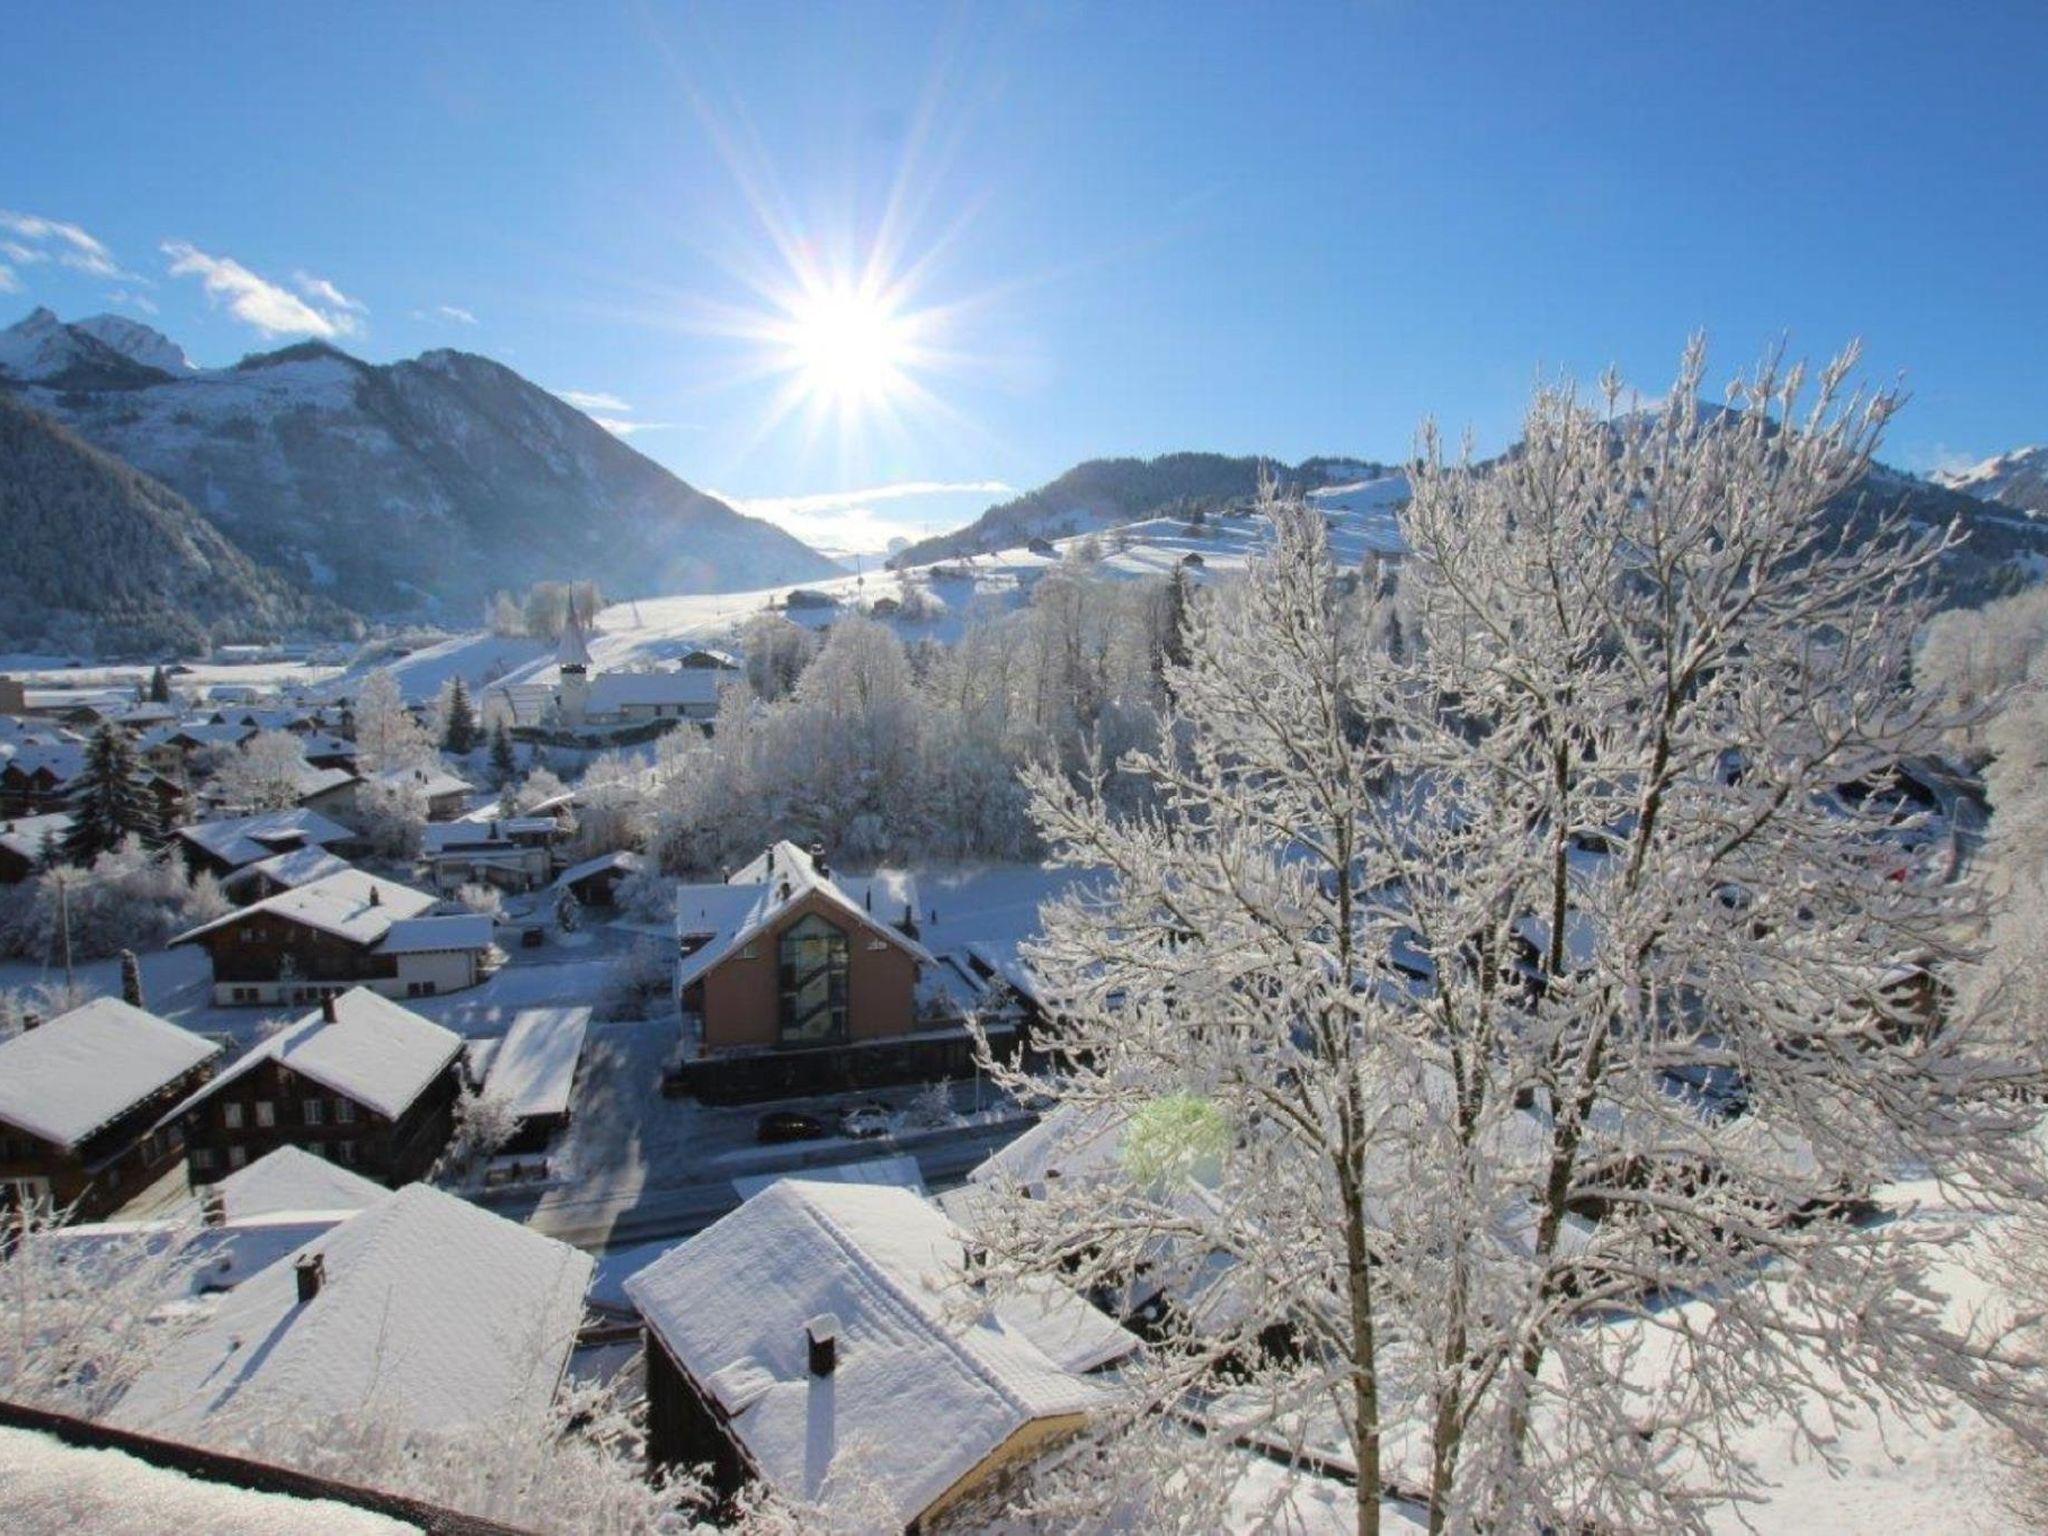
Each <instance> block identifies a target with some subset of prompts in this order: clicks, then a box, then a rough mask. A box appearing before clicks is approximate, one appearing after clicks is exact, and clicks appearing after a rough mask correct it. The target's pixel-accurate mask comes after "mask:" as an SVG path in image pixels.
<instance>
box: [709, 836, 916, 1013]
mask: <svg viewBox="0 0 2048 1536" xmlns="http://www.w3.org/2000/svg"><path fill="white" fill-rule="evenodd" d="M722 891H723V892H738V893H740V894H739V895H727V894H720V893H721V892H722ZM811 896H820V897H823V898H824V899H825V900H826V901H827V902H828V903H830V904H831V905H833V906H835V907H837V908H838V909H839V910H840V911H841V912H843V913H844V914H845V915H846V916H848V917H850V918H852V919H853V920H854V921H855V922H856V923H858V924H859V925H860V926H861V927H863V928H866V929H867V930H868V931H869V932H870V933H873V934H875V935H876V936H877V937H879V938H881V939H884V940H886V941H887V942H888V943H890V944H893V945H894V946H895V947H896V948H898V949H901V950H903V951H904V952H905V953H907V954H909V955H910V956H911V957H912V958H913V959H915V960H916V961H917V962H918V963H919V964H920V965H930V964H932V963H933V961H932V957H931V953H930V952H929V951H928V950H926V949H925V947H924V946H923V945H922V944H920V943H918V942H917V940H915V939H913V938H911V937H910V936H909V935H908V934H906V933H904V932H903V931H902V930H901V929H900V928H896V927H893V926H891V925H890V924H889V923H888V922H887V921H885V920H883V919H881V918H878V917H876V916H875V914H874V913H872V912H868V911H866V910H864V909H863V908H862V907H861V906H860V904H859V903H858V902H856V901H854V899H853V898H852V897H850V896H848V895H847V894H846V892H845V891H843V890H841V889H840V888H839V886H838V885H836V884H835V883H834V882H833V880H832V877H831V876H830V875H828V874H826V873H824V872H823V871H821V870H820V869H819V868H818V866H817V865H816V864H815V863H814V862H813V861H812V859H811V856H810V855H809V854H808V853H805V852H804V851H803V849H801V848H799V847H797V845H796V844H795V843H792V842H787V841H785V842H779V843H776V844H774V845H773V846H772V847H770V848H769V849H767V850H766V851H765V852H764V853H762V854H761V855H760V856H759V857H758V858H756V859H754V860H753V861H752V862H751V863H749V864H747V865H746V866H745V867H744V868H742V869H740V870H739V871H738V872H737V873H735V874H734V875H733V876H732V878H731V879H730V880H729V881H727V882H726V884H725V885H724V886H715V885H686V886H682V887H680V888H679V889H678V890H677V892H676V933H677V935H678V936H679V937H680V936H696V935H701V934H710V935H711V938H710V939H709V941H708V942H706V943H705V944H704V945H703V946H702V947H701V948H699V949H697V950H695V951H693V952H692V953H690V954H687V955H684V956H683V957H682V959H681V961H680V962H679V963H678V964H677V967H676V985H677V986H678V987H687V986H689V985H690V984H691V983H693V982H695V981H696V980H697V979H698V978H699V977H700V976H702V975H704V974H705V972H707V971H709V970H710V969H711V968H712V967H713V966H716V965H717V964H718V963H719V962H720V961H722V960H724V959H726V958H727V957H728V956H730V955H732V954H733V953H734V952H736V951H737V950H740V949H743V948H745V947H746V946H747V945H748V944H749V943H751V942H752V941H753V940H754V939H755V938H757V937H758V936H759V935H760V934H761V933H762V932H763V931H764V930H766V929H767V928H769V927H771V926H773V925H774V923H775V921H776V919H777V918H779V917H780V916H781V915H782V914H783V913H784V912H786V911H788V910H789V909H790V908H791V907H793V906H795V905H796V904H797V903H798V902H800V901H803V900H804V899H806V898H807V897H811Z"/></svg>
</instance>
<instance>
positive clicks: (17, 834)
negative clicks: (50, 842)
mask: <svg viewBox="0 0 2048 1536" xmlns="http://www.w3.org/2000/svg"><path fill="white" fill-rule="evenodd" d="M70 830H71V813H70V812H69V811H52V812H50V813H49V814H48V815H46V816H10V817H8V818H7V820H5V821H0V848H5V849H6V850H7V851H8V852H9V853H11V854H14V855H15V856H16V857H18V858H23V859H27V860H28V861H29V862H30V863H34V862H35V861H36V860H37V859H40V858H41V857H42V856H43V842H44V840H45V839H46V838H54V839H55V840H56V841H58V842H60V843H61V842H63V841H64V835H65V834H66V833H67V832H69V831H70Z"/></svg>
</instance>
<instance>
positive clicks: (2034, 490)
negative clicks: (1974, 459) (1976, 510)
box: [1928, 446, 2048, 516]
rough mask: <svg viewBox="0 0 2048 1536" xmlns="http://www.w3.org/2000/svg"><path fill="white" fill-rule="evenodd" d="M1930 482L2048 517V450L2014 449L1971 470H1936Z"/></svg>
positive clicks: (1974, 466)
mask: <svg viewBox="0 0 2048 1536" xmlns="http://www.w3.org/2000/svg"><path fill="white" fill-rule="evenodd" d="M1928 478H1929V479H1931V480H1932V481H1933V482H1934V483H1935V484H1936V485H1940V486H1945V487H1947V488H1948V489H1949V490H1952V491H1964V492H1967V493H1968V494H1970V495H1972V496H1976V497H1980V498H1982V499H1983V500H1985V501H1995V502H1998V503H1999V504H2000V505H2002V506H2008V507H2012V508H2014V509H2015V510H2017V511H2021V512H2030V513H2033V514H2034V515H2036V516H2048V447H2039V446H2036V447H2030V448H2015V449H2013V450H2011V451H2010V452H2008V453H2001V454H1998V455H1996V456H1995V457H1993V458H1989V459H1986V460H1985V461H1984V462H1983V463H1981V464H1976V465H1973V466H1971V467H1970V468H1969V469H1960V470H1936V471H1935V472H1934V473H1933V474H1932V475H1930V476H1929V477H1928Z"/></svg>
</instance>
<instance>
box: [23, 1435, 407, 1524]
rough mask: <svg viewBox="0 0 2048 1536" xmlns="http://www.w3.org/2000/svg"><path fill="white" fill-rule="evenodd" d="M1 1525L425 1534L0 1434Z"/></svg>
mask: <svg viewBox="0 0 2048 1536" xmlns="http://www.w3.org/2000/svg"><path fill="white" fill-rule="evenodd" d="M0 1526H5V1528H6V1529H7V1530H8V1531H9V1532H11V1533H12V1536H81V1533H88V1532H89V1533H91V1536H164V1533H165V1532H169V1531H190V1532H194V1533H203V1536H299V1533H303V1536H405V1533H407V1532H411V1533H414V1536H417V1533H418V1531H419V1529H420V1528H419V1527H418V1526H416V1525H410V1524H408V1523H406V1522H405V1521H402V1520H394V1519H391V1518H390V1517H389V1516H387V1515H379V1514H374V1513H372V1512H371V1511H369V1510H366V1509H357V1508H355V1507H354V1506H352V1505H348V1504H342V1503H338V1502H336V1501H335V1500H332V1499H298V1498H292V1497H290V1496H289V1495H287V1494H281V1493H255V1492H252V1491H250V1490H249V1489H246V1488H237V1487H235V1486H233V1485H232V1484H229V1483H219V1482H206V1481H202V1480H201V1479H199V1478H196V1477H192V1476H189V1475H188V1474H186V1473H183V1472H175V1471H172V1470H171V1469H170V1468H168V1467H159V1466H154V1465H152V1464H151V1463H149V1462H146V1461H143V1460H141V1459H140V1458H139V1457H135V1456H130V1455H129V1454H127V1452H125V1451H117V1450H111V1449H103V1448H97V1447H86V1446H75V1445H69V1444H66V1443H65V1442H64V1441H62V1440H59V1439H58V1438H57V1437H56V1436H54V1435H46V1434H39V1433H36V1432H35V1431H32V1430H26V1429H14V1428H10V1427H6V1426H0Z"/></svg>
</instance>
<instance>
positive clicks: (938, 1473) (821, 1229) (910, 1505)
mask: <svg viewBox="0 0 2048 1536" xmlns="http://www.w3.org/2000/svg"><path fill="white" fill-rule="evenodd" d="M625 1288H626V1294H627V1296H628V1297H629V1298H630V1299H631V1301H632V1303H633V1306H634V1308H635V1310H636V1311H637V1312H638V1313H639V1315H640V1318H641V1320H642V1322H643V1323H644V1325H645V1331H646V1351H647V1400H648V1434H647V1445H648V1455H649V1458H650V1460H651V1461H652V1462H653V1463H654V1464H655V1465H657V1466H690V1465H700V1464H701V1465H706V1466H708V1467H709V1468H710V1469H711V1474H712V1479H713V1482H714V1484H715V1486H716V1487H717V1488H718V1490H719V1491H720V1492H723V1493H726V1494H728V1495H729V1494H732V1493H734V1492H736V1491H737V1490H738V1489H739V1488H740V1487H742V1486H743V1485H744V1484H747V1483H749V1482H755V1481H759V1482H762V1483H765V1484H766V1485H768V1487H769V1488H770V1489H772V1490H773V1491H774V1492H776V1493H778V1494H780V1495H782V1496H784V1497H785V1498H787V1499H789V1500H791V1501H792V1502H796V1503H801V1504H816V1503H819V1502H821V1501H822V1502H823V1503H825V1504H826V1505H827V1506H828V1507H829V1506H830V1504H831V1502H832V1500H833V1499H834V1497H835V1496H841V1497H843V1496H844V1495H843V1493H841V1490H843V1489H846V1488H849V1487H851V1488H856V1489H858V1490H859V1492H858V1494H857V1495H856V1496H857V1497H860V1498H862V1499H863V1500H872V1501H873V1504H874V1505H875V1506H879V1508H876V1507H872V1506H870V1505H866V1504H864V1505H863V1507H862V1509H861V1512H860V1513H861V1517H862V1518H863V1520H864V1521H868V1520H873V1521H876V1522H877V1524H878V1528H883V1529H894V1530H902V1531H919V1530H924V1529H927V1528H929V1526H930V1525H931V1524H932V1523H933V1522H934V1521H936V1520H937V1519H938V1518H939V1517H940V1516H941V1515H943V1514H944V1513H945V1512H946V1511H947V1510H949V1509H952V1508H954V1507H956V1506H958V1505H959V1504H960V1503H961V1502H962V1501H963V1500H965V1499H968V1498H970V1497H973V1496H975V1495H977V1494H984V1493H988V1492H990V1491H992V1490H993V1489H995V1488H997V1487H998V1486H1000V1484H1001V1483H1002V1481H1003V1480H1004V1479H1005V1478H1006V1477H1008V1476H1009V1475H1011V1474H1013V1473H1015V1472H1016V1471H1017V1470H1019V1469H1020V1468H1022V1467H1023V1466H1025V1465H1027V1464H1028V1463H1029V1462H1031V1461H1032V1460H1033V1459H1034V1458H1035V1457H1037V1456H1039V1455H1040V1454H1042V1453H1043V1452H1045V1451H1046V1450H1048V1449H1050V1448H1051V1447H1053V1446H1056V1445H1057V1444H1058V1443H1059V1442H1061V1441H1062V1440H1064V1439H1066V1438H1068V1437H1069V1436H1071V1435H1073V1434H1074V1433H1076V1432H1077V1431H1079V1430H1080V1429H1081V1428H1082V1427H1083V1426H1084V1425H1085V1424H1086V1423H1087V1421H1088V1419H1089V1417H1090V1416H1091V1415H1092V1414H1094V1413H1096V1412H1098V1411H1100V1410H1102V1409H1104V1408H1107V1407H1109V1406H1110V1405H1111V1404H1113V1402H1114V1401H1115V1399H1114V1396H1113V1394H1112V1391H1111V1389H1110V1388H1109V1387H1108V1386H1107V1385H1106V1384H1104V1383H1103V1382H1102V1381H1101V1380H1100V1379H1098V1378H1097V1377H1095V1376H1094V1375H1093V1374H1092V1373H1094V1372H1096V1371H1099V1370H1100V1369H1102V1368H1103V1367H1105V1366H1107V1365H1110V1364H1113V1363H1114V1362H1116V1361H1118V1360H1121V1359H1124V1358H1125V1357H1126V1356H1128V1355H1130V1354H1131V1353H1132V1352H1133V1351H1134V1350H1136V1349H1137V1347H1138V1340H1137V1339H1136V1338H1135V1337H1134V1336H1133V1335H1131V1334H1129V1333H1127V1332H1126V1331H1125V1330H1124V1329H1122V1328H1121V1327H1119V1326H1118V1325H1117V1324H1116V1323H1115V1322H1113V1321H1112V1320H1111V1319H1109V1318H1108V1317H1106V1316H1104V1315H1103V1314H1102V1313H1100V1312H1098V1311H1097V1310H1096V1309H1095V1308H1094V1307H1092V1306H1090V1305H1089V1304H1088V1303H1087V1302H1086V1301H1084V1300H1082V1299H1081V1298H1080V1297H1078V1296H1076V1295H1074V1294H1073V1293H1071V1292H1069V1291H1066V1290H1064V1289H1061V1288H1060V1287H1058V1286H1056V1285H1053V1284H1050V1283H1048V1284H1046V1285H1045V1286H1043V1287H1042V1288H1041V1289H1039V1290H1037V1291H1035V1292H1033V1293H1031V1294H1029V1295H1024V1296H1005V1297H989V1298H987V1299H983V1298H981V1297H979V1296H978V1295H977V1291H976V1286H975V1282H974V1281H973V1279H972V1278H971V1257H970V1252H969V1248H968V1245H967V1243H966V1241H965V1240H964V1239H963V1238H962V1236H961V1235H960V1233H959V1232H958V1230H957V1229H955V1228H954V1226H953V1225H952V1223H951V1222H949V1221H948V1220H947V1219H946V1218H945V1216H944V1215H943V1214H941V1213H940V1212H939V1211H938V1209H937V1208H936V1207H934V1206H932V1205H931V1204H930V1203H929V1202H927V1201H925V1200H923V1199H920V1198H919V1197H918V1196H917V1195H915V1194H913V1193H911V1192H910V1191H908V1190H904V1189H894V1188H888V1187H883V1186H876V1185H864V1184H824V1183H812V1182H808V1181H803V1180H797V1179H783V1180H780V1181H778V1182H776V1183H774V1184H771V1185H770V1186H769V1187H768V1188H767V1189H766V1190H764V1191H763V1192H762V1193H760V1194H758V1195H756V1196H754V1197H753V1198H752V1199H750V1200H748V1201H747V1202H746V1203H745V1204H744V1205H742V1206H741V1207H740V1208H739V1209H738V1210H737V1211H734V1212H733V1213H732V1214H730V1215H728V1216H726V1217H724V1218H723V1219H721V1220H720V1221H718V1222H715V1223H714V1224H713V1225H711V1226H710V1227H708V1228H706V1229H705V1230H704V1231H703V1232H701V1233H699V1234H698V1235H697V1236H696V1237H693V1238H691V1239H690V1240H689V1241H688V1242H686V1243H683V1244H682V1245H680V1246H679V1247H676V1248H673V1249H671V1250H670V1251H669V1252H668V1253H666V1254H664V1255H663V1256H662V1257H661V1258H660V1259H657V1260H656V1261H655V1262H654V1263H653V1264H651V1265H649V1266H648V1267H647V1268H645V1269H643V1270H641V1271H639V1272H638V1273H637V1274H635V1275H633V1276H632V1277H631V1278H629V1279H628V1280H627V1281H626V1283H625ZM849 1512H850V1511H849ZM883 1519H886V1521H887V1524H886V1526H881V1525H880V1524H879V1522H880V1521H881V1520H883Z"/></svg>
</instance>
